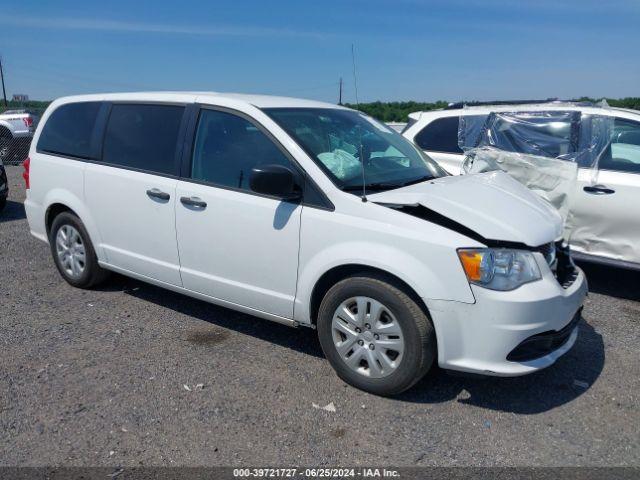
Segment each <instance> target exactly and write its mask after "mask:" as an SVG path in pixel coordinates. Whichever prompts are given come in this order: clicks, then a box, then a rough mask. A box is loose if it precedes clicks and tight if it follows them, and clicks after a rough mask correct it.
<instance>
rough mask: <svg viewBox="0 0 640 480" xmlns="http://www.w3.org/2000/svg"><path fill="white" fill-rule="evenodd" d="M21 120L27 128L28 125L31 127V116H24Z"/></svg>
mask: <svg viewBox="0 0 640 480" xmlns="http://www.w3.org/2000/svg"><path fill="white" fill-rule="evenodd" d="M22 121H23V122H24V126H25V127H27V128H29V127H33V118H32V117H24V118H23V119H22Z"/></svg>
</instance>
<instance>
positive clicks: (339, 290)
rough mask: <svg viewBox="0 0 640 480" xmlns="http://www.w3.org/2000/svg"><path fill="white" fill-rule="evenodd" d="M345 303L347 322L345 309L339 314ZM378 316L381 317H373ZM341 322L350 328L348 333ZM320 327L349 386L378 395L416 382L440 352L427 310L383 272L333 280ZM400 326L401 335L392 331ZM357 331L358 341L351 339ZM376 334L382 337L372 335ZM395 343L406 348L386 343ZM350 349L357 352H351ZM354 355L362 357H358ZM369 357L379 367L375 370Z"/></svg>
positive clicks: (331, 359) (335, 365)
mask: <svg viewBox="0 0 640 480" xmlns="http://www.w3.org/2000/svg"><path fill="white" fill-rule="evenodd" d="M359 301H361V302H362V303H361V305H362V306H363V308H362V311H365V310H366V314H365V316H364V319H365V321H364V322H361V321H360V316H359V315H358V312H359V311H360V309H359V308H358V305H359V303H358V302H359ZM376 302H377V303H376ZM364 305H366V307H364ZM380 305H381V306H382V308H380ZM344 306H347V307H348V308H347V309H348V310H349V311H350V312H351V320H349V319H347V320H348V321H344V319H343V318H342V317H344V316H346V314H342V313H341V314H340V315H336V313H337V310H338V308H340V311H341V312H344V309H343V307H344ZM354 308H355V310H354ZM381 310H382V314H379V313H378V312H380V311H381ZM374 312H375V314H374ZM374 315H375V316H376V317H378V316H379V318H380V320H379V321H375V320H374V319H372V318H373V316H374ZM334 316H336V320H335V323H334ZM367 320H368V321H367ZM385 322H386V323H385ZM358 323H359V324H360V325H362V323H364V325H365V328H362V326H361V327H357V326H356V325H357V324H358ZM341 324H342V325H341ZM366 325H368V326H369V328H368V329H367V327H366ZM343 326H347V327H348V328H349V329H350V332H351V333H345V330H344V329H343ZM317 327H318V337H319V340H320V344H321V345H322V350H323V351H324V354H325V356H326V357H327V359H328V360H329V363H331V366H332V367H333V368H334V370H335V371H336V373H337V374H338V376H339V377H340V378H341V379H342V380H344V381H345V382H347V383H348V384H349V385H352V386H354V387H356V388H359V389H361V390H364V391H367V392H370V393H374V394H376V395H383V396H390V395H397V394H399V393H401V392H403V391H405V390H407V389H408V388H410V387H412V386H413V385H414V384H415V383H416V382H418V381H419V380H420V379H421V378H422V377H423V376H424V375H425V374H426V373H427V372H428V371H429V369H430V368H431V365H432V364H433V361H434V359H435V357H436V337H435V331H434V328H433V324H432V323H431V320H430V319H429V317H428V314H427V313H426V312H425V311H424V310H423V309H422V308H421V307H420V306H419V305H418V304H417V303H416V301H414V300H413V299H412V298H411V296H409V295H408V294H407V292H405V291H404V290H403V288H402V287H401V286H399V285H396V284H395V282H393V281H392V280H391V279H388V278H386V277H385V276H383V275H372V274H359V275H354V276H352V277H349V278H346V279H344V280H342V281H340V282H338V283H337V284H336V285H334V286H333V287H332V288H331V289H330V290H329V291H328V292H327V293H326V295H325V297H324V299H323V300H322V303H321V304H320V309H319V311H318V322H317ZM352 327H354V328H352ZM387 327H390V328H392V329H391V330H387ZM358 328H360V330H361V331H360V332H359V333H358V332H357V330H358ZM385 331H386V332H387V334H385V333H383V332H385ZM398 331H399V332H400V333H399V334H398V335H389V334H388V333H394V332H398ZM373 332H378V333H373ZM354 333H355V334H356V335H357V336H356V338H357V340H356V343H351V342H352V341H353V338H354V337H353V335H352V334H354ZM374 335H377V338H378V339H375V338H372V336H374ZM394 337H398V338H397V339H394ZM359 342H363V343H362V344H360V343H359ZM389 342H395V343H389ZM398 342H400V343H398ZM372 344H373V347H372ZM396 344H397V345H398V346H402V349H400V348H399V349H398V351H394V350H393V349H386V348H385V346H383V345H396ZM356 345H357V347H356ZM376 347H377V350H378V353H377V354H376V353H375V351H376ZM393 348H397V347H393ZM350 350H351V351H352V352H353V353H351V354H349V351H350ZM367 350H371V351H367ZM399 351H400V352H401V353H399ZM356 354H357V355H358V356H359V357H362V358H361V360H360V361H359V362H358V357H356V356H355V355H356ZM394 357H395V359H394ZM363 360H364V361H363ZM348 362H351V365H349V364H348ZM354 362H357V363H356V366H354ZM369 362H372V363H377V366H375V365H374V368H373V369H372V368H370V366H369ZM391 364H395V366H392V365H391Z"/></svg>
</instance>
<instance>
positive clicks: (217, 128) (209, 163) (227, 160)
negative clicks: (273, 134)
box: [191, 109, 291, 190]
mask: <svg viewBox="0 0 640 480" xmlns="http://www.w3.org/2000/svg"><path fill="white" fill-rule="evenodd" d="M273 164H276V165H283V166H285V167H291V162H290V161H289V159H288V158H287V157H286V156H285V154H284V153H282V151H281V150H280V149H279V148H278V147H277V146H276V145H275V144H274V143H273V142H272V141H271V139H270V138H269V137H267V136H266V135H265V134H264V133H263V132H262V131H261V130H260V129H258V127H256V126H255V125H253V124H252V123H251V122H249V121H248V120H245V119H244V118H242V117H239V116H237V115H233V114H231V113H227V112H220V111H217V110H207V109H205V110H202V111H201V113H200V120H199V121H198V131H197V133H196V139H195V144H194V149H193V159H192V164H191V178H193V179H195V180H201V181H205V182H209V183H213V184H216V185H221V186H225V187H232V188H238V189H242V190H250V187H249V177H250V175H251V169H252V168H254V167H257V166H258V165H273Z"/></svg>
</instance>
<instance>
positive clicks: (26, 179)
mask: <svg viewBox="0 0 640 480" xmlns="http://www.w3.org/2000/svg"><path fill="white" fill-rule="evenodd" d="M22 166H23V167H24V172H22V178H24V185H25V188H27V189H29V167H30V166H31V159H30V158H29V157H27V158H25V160H24V162H23V163H22Z"/></svg>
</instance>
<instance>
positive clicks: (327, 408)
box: [311, 402, 336, 413]
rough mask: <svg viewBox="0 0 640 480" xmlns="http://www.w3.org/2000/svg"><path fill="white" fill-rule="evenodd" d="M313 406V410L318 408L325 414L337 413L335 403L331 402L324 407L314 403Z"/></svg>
mask: <svg viewBox="0 0 640 480" xmlns="http://www.w3.org/2000/svg"><path fill="white" fill-rule="evenodd" d="M311 405H313V408H317V409H319V410H324V411H325V412H331V413H335V411H336V406H335V405H334V404H333V402H329V403H328V404H327V405H325V406H324V407H321V406H320V405H318V404H317V403H312V404H311Z"/></svg>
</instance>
